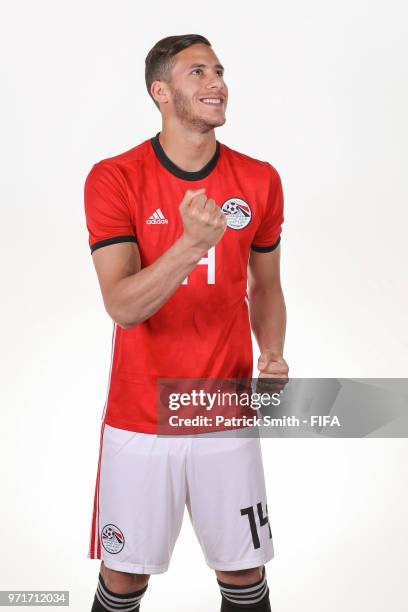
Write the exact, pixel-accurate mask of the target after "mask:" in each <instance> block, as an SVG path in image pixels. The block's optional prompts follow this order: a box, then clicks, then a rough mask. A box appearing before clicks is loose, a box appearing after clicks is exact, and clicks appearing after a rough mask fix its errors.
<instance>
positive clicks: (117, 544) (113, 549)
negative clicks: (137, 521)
mask: <svg viewBox="0 0 408 612" xmlns="http://www.w3.org/2000/svg"><path fill="white" fill-rule="evenodd" d="M101 535H102V537H101V540H102V546H103V547H104V549H105V550H106V551H107V552H108V553H111V554H112V555H116V554H117V553H119V552H120V551H121V550H122V549H123V547H124V545H125V536H124V535H123V533H122V532H121V530H120V529H119V527H116V525H112V524H109V525H105V527H104V528H103V529H102V534H101Z"/></svg>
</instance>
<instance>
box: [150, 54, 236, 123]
mask: <svg viewBox="0 0 408 612" xmlns="http://www.w3.org/2000/svg"><path fill="white" fill-rule="evenodd" d="M174 60H175V64H174V66H173V68H172V70H171V76H170V81H169V82H168V83H167V84H166V85H167V87H168V92H167V93H168V95H167V97H166V100H165V104H164V105H163V106H162V107H161V110H162V112H163V113H164V116H169V114H170V115H174V116H176V117H177V118H178V119H179V120H180V122H181V123H182V124H183V125H185V126H188V127H190V128H193V129H195V130H197V131H200V132H208V131H209V130H212V129H213V128H215V127H219V126H221V125H223V124H224V123H225V110H226V108H227V102H228V88H227V85H226V84H225V81H224V76H223V75H224V68H223V66H222V65H221V64H220V61H219V60H218V58H217V56H216V55H215V53H214V51H213V50H212V49H211V47H208V46H207V45H204V44H194V45H191V46H190V47H188V48H187V49H183V51H180V52H179V53H177V55H175V56H174Z"/></svg>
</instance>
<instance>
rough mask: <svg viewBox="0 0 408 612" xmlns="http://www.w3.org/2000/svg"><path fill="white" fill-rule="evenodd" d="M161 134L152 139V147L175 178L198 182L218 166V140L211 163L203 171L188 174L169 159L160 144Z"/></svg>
mask: <svg viewBox="0 0 408 612" xmlns="http://www.w3.org/2000/svg"><path fill="white" fill-rule="evenodd" d="M159 134H160V132H157V134H156V136H153V138H151V139H150V142H151V143H152V147H153V149H154V152H155V153H156V156H157V159H158V160H159V162H160V163H161V164H162V165H163V166H164V167H165V168H167V170H168V171H169V172H171V173H172V174H174V176H177V177H178V178H181V179H184V180H185V181H198V180H200V179H203V178H205V177H206V176H208V175H209V174H210V173H211V172H212V171H213V170H214V168H215V166H216V165H217V161H218V158H219V156H220V143H219V142H218V140H216V143H217V144H216V148H215V153H214V155H213V156H212V158H211V159H210V161H209V162H207V163H206V164H205V166H204V167H203V168H201V170H196V171H195V172H187V170H182V169H181V168H179V167H178V166H176V164H175V163H173V162H172V161H171V159H170V158H169V157H167V155H166V153H165V152H164V149H163V147H162V146H161V144H160V140H159Z"/></svg>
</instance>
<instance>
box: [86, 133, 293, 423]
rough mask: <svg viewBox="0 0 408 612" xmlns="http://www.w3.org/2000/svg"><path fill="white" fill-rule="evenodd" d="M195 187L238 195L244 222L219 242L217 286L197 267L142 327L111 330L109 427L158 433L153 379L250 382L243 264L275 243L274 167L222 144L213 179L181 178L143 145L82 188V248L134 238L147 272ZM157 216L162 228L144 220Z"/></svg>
mask: <svg viewBox="0 0 408 612" xmlns="http://www.w3.org/2000/svg"><path fill="white" fill-rule="evenodd" d="M200 187H206V194H207V197H211V198H214V200H215V201H216V203H217V204H218V205H219V206H222V205H223V203H225V202H227V201H228V200H229V199H234V198H240V199H241V200H243V201H244V203H246V204H247V205H249V207H250V209H251V215H252V216H251V221H250V222H249V224H248V225H246V226H245V227H243V228H240V229H233V228H231V227H228V228H227V230H226V232H225V234H224V236H223V237H222V239H221V240H220V241H219V242H218V243H217V244H216V246H215V284H208V266H207V265H198V266H197V267H196V268H195V269H194V270H193V271H192V272H191V273H190V275H189V277H188V283H187V284H186V285H181V286H180V287H179V288H178V289H177V290H176V291H175V293H174V294H173V295H172V296H171V297H170V299H169V300H168V302H167V303H166V304H164V305H163V306H162V308H161V309H160V310H159V311H158V312H157V313H156V314H154V315H153V316H152V317H150V318H149V319H148V320H147V321H145V322H143V323H141V324H139V325H137V326H135V327H134V328H132V329H127V330H125V329H123V328H121V327H119V326H117V328H116V335H115V342H114V347H113V359H112V371H111V378H110V385H109V391H108V398H107V404H106V413H105V421H106V423H107V424H109V425H112V426H114V427H120V428H123V429H128V430H131V431H139V432H145V433H155V432H156V431H157V430H156V381H157V378H158V377H165V378H172V377H174V378H183V377H185V378H251V377H252V344H251V333H250V325H249V318H248V307H247V302H246V299H245V298H246V286H247V264H248V257H249V253H250V247H251V244H254V245H256V246H261V247H265V246H270V245H273V244H274V243H275V242H276V241H277V239H278V238H279V236H280V232H281V225H282V223H283V193H282V185H281V181H280V177H279V174H278V172H277V171H276V170H275V168H274V167H273V166H271V165H270V164H269V163H268V162H263V161H259V160H256V159H254V158H251V157H248V156H246V155H243V154H242V153H238V152H237V151H234V150H232V149H230V148H229V147H227V146H225V145H223V144H222V143H221V144H220V156H219V159H218V161H217V164H216V166H215V168H214V169H213V170H212V171H211V173H210V174H209V175H208V176H206V177H205V178H203V179H200V180H195V181H191V180H185V179H181V178H177V177H176V176H174V175H173V174H172V173H171V172H170V171H169V170H168V169H167V168H165V167H164V166H163V164H162V163H161V162H160V161H159V159H158V158H157V156H156V153H155V152H154V150H153V147H152V144H151V141H150V139H149V140H146V141H144V142H143V143H141V144H140V145H138V146H136V147H134V148H133V149H131V150H130V151H127V152H125V153H122V154H120V155H118V156H116V157H112V158H109V159H105V160H103V161H101V162H99V163H97V164H95V165H94V166H93V168H92V169H91V171H90V173H89V175H88V177H87V179H86V183H85V214H86V222H87V228H88V232H89V245H90V246H91V247H92V246H94V245H95V244H96V243H98V242H100V241H103V240H106V239H110V238H118V237H121V236H125V237H127V238H126V239H131V238H129V237H132V236H134V237H135V239H136V242H137V245H138V248H139V251H140V255H141V263H142V267H146V266H148V265H150V264H151V263H153V262H154V261H155V260H156V259H157V258H158V257H159V256H160V255H161V254H162V253H163V252H164V251H166V250H167V249H168V248H169V247H170V246H171V245H172V244H173V243H174V242H175V240H176V239H177V238H178V237H179V236H181V234H182V231H183V226H182V220H181V217H180V213H179V210H178V207H179V204H180V202H181V200H182V198H183V196H184V193H185V191H186V190H187V189H199V188H200ZM157 209H160V211H161V213H162V215H163V216H164V217H165V219H167V221H168V223H157V224H151V223H147V220H148V219H149V217H151V215H153V213H155V211H156V210H157ZM156 217H157V216H156ZM102 248H107V249H109V248H110V246H104V247H102Z"/></svg>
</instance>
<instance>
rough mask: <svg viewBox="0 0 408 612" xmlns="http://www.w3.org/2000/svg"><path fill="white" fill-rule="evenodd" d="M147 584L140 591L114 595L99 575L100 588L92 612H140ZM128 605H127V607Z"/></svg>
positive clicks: (97, 590)
mask: <svg viewBox="0 0 408 612" xmlns="http://www.w3.org/2000/svg"><path fill="white" fill-rule="evenodd" d="M147 586H148V585H147V584H146V586H144V587H143V588H142V589H140V590H139V591H133V593H114V592H113V591H110V590H109V589H108V588H107V587H106V584H105V582H104V580H103V578H102V576H101V574H99V580H98V588H97V589H96V594H95V598H94V602H93V606H92V609H91V612H106V611H108V612H112V610H114V611H116V610H118V612H119V611H120V610H122V612H139V610H140V605H139V604H140V600H141V599H142V597H143V595H144V594H145V592H146V589H147ZM125 604H126V605H125Z"/></svg>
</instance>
